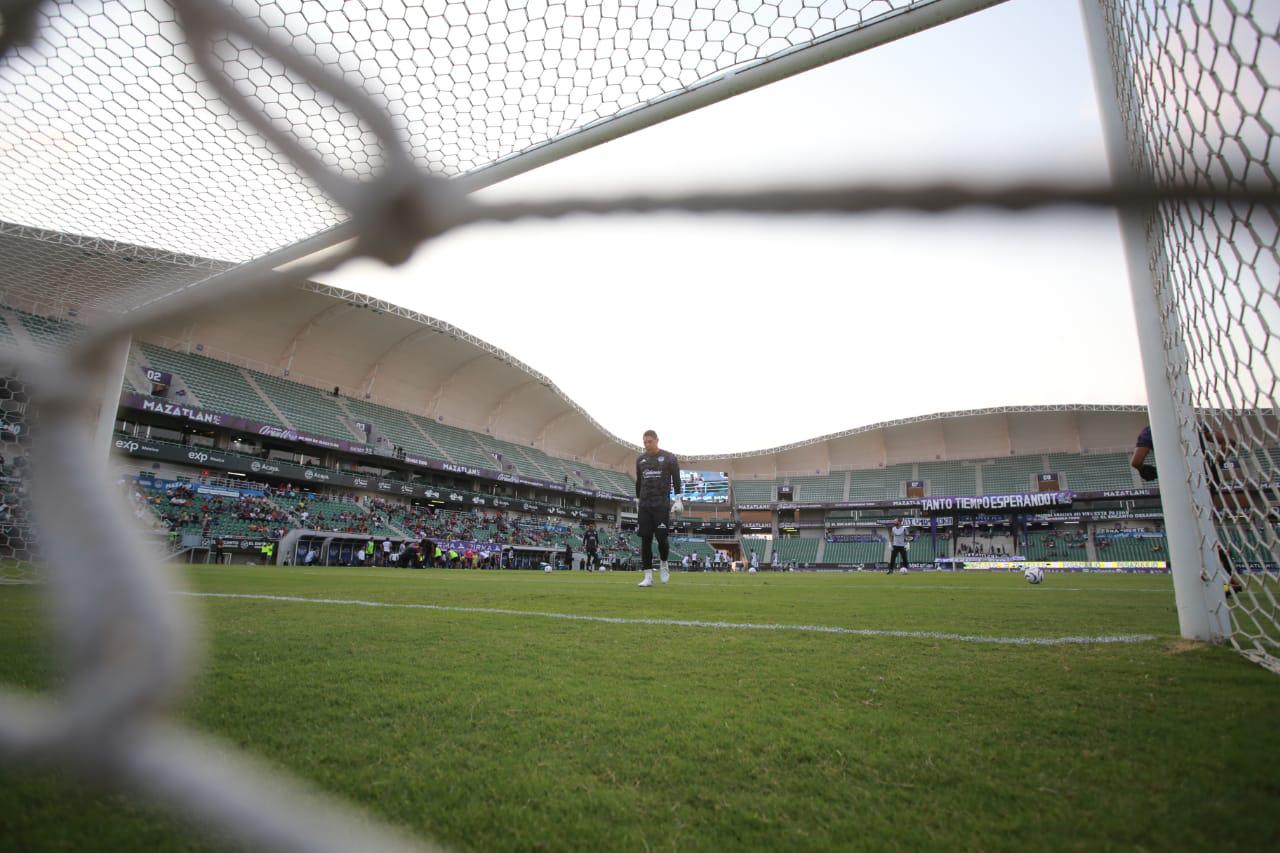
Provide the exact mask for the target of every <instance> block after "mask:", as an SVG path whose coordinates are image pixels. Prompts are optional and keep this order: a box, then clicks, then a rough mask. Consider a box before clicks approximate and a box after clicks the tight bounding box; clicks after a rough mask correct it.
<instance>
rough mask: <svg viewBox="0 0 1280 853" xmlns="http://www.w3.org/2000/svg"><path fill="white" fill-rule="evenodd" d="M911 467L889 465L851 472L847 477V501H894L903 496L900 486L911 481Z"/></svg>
mask: <svg viewBox="0 0 1280 853" xmlns="http://www.w3.org/2000/svg"><path fill="white" fill-rule="evenodd" d="M913 467H914V466H912V465H890V466H889V467H887V468H870V469H866V470H862V471H853V472H851V473H850V475H849V500H851V501H876V500H894V499H895V498H900V497H902V495H903V489H902V484H903V482H904V481H906V480H910V479H911V472H912V468H913Z"/></svg>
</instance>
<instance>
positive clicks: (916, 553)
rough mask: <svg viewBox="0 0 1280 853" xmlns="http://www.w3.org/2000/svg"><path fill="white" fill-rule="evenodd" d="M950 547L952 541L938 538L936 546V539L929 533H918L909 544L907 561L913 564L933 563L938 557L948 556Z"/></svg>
mask: <svg viewBox="0 0 1280 853" xmlns="http://www.w3.org/2000/svg"><path fill="white" fill-rule="evenodd" d="M950 546H951V543H950V541H949V540H946V539H943V538H942V537H941V536H939V537H937V542H936V544H935V542H934V537H932V536H930V535H929V534H928V532H924V533H920V532H916V534H915V538H914V539H912V540H911V541H910V542H909V543H907V559H908V560H910V561H911V562H913V563H932V562H933V561H934V560H935V559H937V558H938V557H945V556H948V555H949V554H950V550H951V548H950Z"/></svg>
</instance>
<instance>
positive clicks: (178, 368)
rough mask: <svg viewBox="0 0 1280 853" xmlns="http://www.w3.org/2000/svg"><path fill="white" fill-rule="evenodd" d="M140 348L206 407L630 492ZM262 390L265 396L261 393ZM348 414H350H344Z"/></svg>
mask: <svg viewBox="0 0 1280 853" xmlns="http://www.w3.org/2000/svg"><path fill="white" fill-rule="evenodd" d="M37 319H42V320H43V319H44V318H37ZM47 322H50V323H56V322H57V321H47ZM64 325H68V324H64ZM140 349H141V355H140V361H142V362H143V363H145V364H146V365H147V366H149V367H154V368H156V369H158V370H166V371H169V372H170V373H173V374H174V375H176V376H178V377H179V378H181V379H182V381H183V382H184V383H185V384H186V385H187V387H189V388H190V389H191V391H192V393H193V394H194V395H195V396H196V398H197V399H198V402H199V405H200V406H202V407H204V408H208V409H214V410H217V411H222V412H227V413H228V414H237V415H241V416H243V417H247V418H251V419H253V420H258V421H262V422H263V423H268V424H272V425H275V426H285V424H283V423H281V419H280V417H279V416H277V415H276V413H275V412H274V411H273V410H272V408H271V406H272V405H274V406H275V407H276V408H278V409H279V410H280V412H281V413H282V414H283V415H284V417H285V418H286V419H287V420H288V421H289V422H290V425H292V426H293V427H294V428H296V429H301V430H304V431H306V432H313V433H316V434H318V435H323V436H327V437H329V438H342V439H347V440H350V439H353V438H358V437H359V436H358V433H356V432H355V430H354V424H353V423H351V419H352V418H354V419H356V420H361V421H367V422H368V423H372V424H373V425H374V426H375V427H376V428H377V431H378V432H379V433H381V434H382V435H384V436H385V437H386V438H387V439H388V440H390V441H391V442H392V443H393V444H396V445H399V446H400V447H403V448H405V450H408V451H410V452H413V453H417V454H420V455H422V456H426V457H428V458H432V459H442V460H443V461H446V462H453V463H455V464H458V465H467V466H472V467H478V468H486V469H490V470H496V469H498V468H499V462H498V461H497V455H498V454H502V458H503V460H504V461H509V462H510V463H511V464H513V465H514V466H515V468H516V470H517V471H518V472H519V473H520V474H523V475H525V476H530V477H537V478H540V479H545V480H549V481H551V482H563V481H565V479H566V478H567V479H568V481H569V483H570V485H579V486H589V487H592V488H597V489H601V490H608V491H613V492H617V493H619V494H623V495H630V494H633V493H634V490H635V486H634V481H633V480H632V479H631V478H630V477H628V476H627V475H626V474H623V473H620V472H617V471H609V470H605V469H600V468H594V467H592V466H589V465H585V464H582V463H579V462H573V461H568V460H563V459H557V458H555V457H553V456H550V455H548V454H546V453H544V452H543V451H541V450H538V449H536V448H531V447H528V448H526V447H522V446H520V445H517V444H513V443H511V442H508V441H504V440H502V439H497V438H493V437H491V436H487V435H483V434H480V433H476V432H471V431H469V430H464V429H460V428H458V427H454V426H449V425H446V424H441V423H437V422H435V421H432V420H431V419H429V418H426V417H418V416H415V415H412V414H409V413H408V412H403V411H400V410H398V409H392V408H390V407H387V406H383V405H380V404H377V403H372V402H370V401H367V400H357V399H354V398H351V397H334V396H333V395H331V394H329V393H328V392H326V391H324V390H322V389H318V388H315V387H312V386H310V385H304V384H301V383H298V382H292V381H290V380H287V379H282V378H280V377H276V376H270V375H268V374H264V373H260V372H258V371H250V370H242V369H241V368H239V367H237V366H235V365H231V364H227V363H225V362H221V361H218V360H216V359H211V358H206V357H204V356H200V355H195V354H191V353H180V352H176V351H174V350H169V349H165V348H163V347H159V346H156V345H154V344H146V343H144V344H141V345H140ZM248 377H252V381H253V383H254V384H256V385H257V386H258V388H261V389H262V394H259V393H258V391H257V389H255V388H254V387H253V384H250V382H249V379H248ZM263 394H265V395H266V397H267V398H269V400H268V399H264V397H263ZM189 402H192V403H195V402H196V401H189ZM344 407H345V409H346V411H345V412H344ZM348 412H349V413H350V415H351V417H350V418H349V417H347V413H348Z"/></svg>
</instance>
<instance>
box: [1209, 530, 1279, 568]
mask: <svg viewBox="0 0 1280 853" xmlns="http://www.w3.org/2000/svg"><path fill="white" fill-rule="evenodd" d="M1218 536H1219V538H1220V539H1221V540H1222V543H1223V545H1224V546H1226V548H1227V556H1228V558H1229V559H1230V560H1231V562H1232V563H1233V564H1239V563H1270V562H1272V561H1273V559H1274V558H1273V557H1272V556H1271V555H1272V554H1274V553H1276V552H1277V550H1280V548H1278V547H1277V540H1280V531H1277V529H1276V528H1274V527H1270V528H1266V529H1265V530H1262V531H1259V530H1255V529H1254V528H1252V527H1248V526H1244V525H1237V524H1224V525H1221V526H1219V527H1218Z"/></svg>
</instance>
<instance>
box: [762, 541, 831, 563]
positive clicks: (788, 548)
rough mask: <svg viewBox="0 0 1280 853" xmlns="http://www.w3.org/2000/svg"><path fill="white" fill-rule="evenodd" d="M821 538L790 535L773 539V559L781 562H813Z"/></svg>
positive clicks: (816, 555) (815, 559) (816, 557)
mask: <svg viewBox="0 0 1280 853" xmlns="http://www.w3.org/2000/svg"><path fill="white" fill-rule="evenodd" d="M820 542H821V540H819V539H814V538H812V537H801V536H797V537H790V538H779V539H775V540H773V549H774V552H775V553H774V557H773V561H774V562H775V563H777V562H783V563H813V562H816V561H817V559H818V545H819V544H820Z"/></svg>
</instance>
